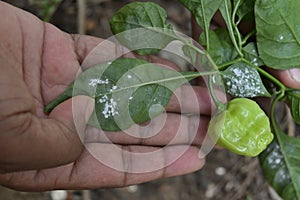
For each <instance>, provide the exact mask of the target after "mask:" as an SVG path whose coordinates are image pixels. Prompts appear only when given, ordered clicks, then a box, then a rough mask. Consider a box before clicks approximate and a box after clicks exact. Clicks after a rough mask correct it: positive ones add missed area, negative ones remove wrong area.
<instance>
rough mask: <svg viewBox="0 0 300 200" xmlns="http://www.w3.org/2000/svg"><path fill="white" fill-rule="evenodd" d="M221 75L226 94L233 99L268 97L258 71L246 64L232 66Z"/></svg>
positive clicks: (240, 63)
mask: <svg viewBox="0 0 300 200" xmlns="http://www.w3.org/2000/svg"><path fill="white" fill-rule="evenodd" d="M222 75H223V80H224V84H225V87H226V90H227V93H228V94H230V95H232V96H234V97H257V96H270V94H269V92H268V91H267V90H266V88H265V86H264V84H263V82H262V80H261V78H260V76H259V73H258V71H257V70H256V69H255V68H253V67H251V66H250V65H248V64H247V63H244V62H239V63H236V64H233V65H231V66H230V67H229V68H227V69H226V70H225V71H223V72H222Z"/></svg>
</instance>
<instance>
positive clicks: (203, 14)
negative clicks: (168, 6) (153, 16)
mask: <svg viewBox="0 0 300 200" xmlns="http://www.w3.org/2000/svg"><path fill="white" fill-rule="evenodd" d="M222 1H223V0H214V1H211V0H179V2H181V3H182V4H183V5H184V6H185V7H186V8H187V9H189V10H190V11H191V13H192V14H193V15H194V17H195V19H196V21H197V23H198V24H199V26H200V27H201V28H202V29H203V30H204V33H205V36H206V37H208V30H209V26H210V21H211V20H212V18H213V16H214V14H215V13H216V11H217V10H218V8H219V7H220V4H221V3H222ZM207 45H208V46H209V45H210V44H207ZM208 49H209V48H208Z"/></svg>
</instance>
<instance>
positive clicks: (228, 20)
mask: <svg viewBox="0 0 300 200" xmlns="http://www.w3.org/2000/svg"><path fill="white" fill-rule="evenodd" d="M224 4H225V11H226V18H227V20H226V21H227V22H228V31H229V35H230V38H231V41H232V43H233V46H234V48H235V49H236V51H237V52H238V54H239V55H240V57H242V58H243V57H244V55H243V53H242V51H241V45H240V44H238V43H237V41H236V38H235V34H234V29H235V28H234V25H233V23H232V18H230V13H229V11H228V10H229V9H228V5H227V1H224ZM236 28H237V27H236ZM237 35H238V37H239V38H240V34H239V32H238V34H237ZM239 40H240V39H239Z"/></svg>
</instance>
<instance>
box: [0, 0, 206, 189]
mask: <svg viewBox="0 0 300 200" xmlns="http://www.w3.org/2000/svg"><path fill="white" fill-rule="evenodd" d="M0 13H1V15H2V16H5V17H1V18H0V29H2V30H1V31H0V39H1V43H0V68H1V73H0V110H1V112H0V148H1V149H0V184H1V185H3V186H6V187H9V188H13V189H16V190H22V191H46V190H53V189H89V188H104V187H122V186H126V185H131V184H138V183H142V182H146V181H150V180H154V179H158V178H163V177H170V176H175V175H181V174H186V173H190V172H193V171H196V170H198V169H200V168H201V167H202V166H203V165H204V163H205V160H204V158H200V157H199V146H200V143H201V140H202V139H203V136H204V135H205V133H206V130H207V124H208V118H206V117H205V116H202V115H201V120H199V118H200V117H199V116H200V115H199V113H197V115H196V116H184V115H181V114H180V106H179V103H178V101H177V99H178V97H179V98H182V100H183V101H182V102H183V105H181V106H182V107H183V108H184V109H185V111H186V112H194V111H195V105H196V104H197V106H198V105H199V106H200V110H201V114H204V115H209V114H210V113H209V110H210V103H209V102H210V97H209V94H208V92H207V91H206V90H205V89H202V88H200V87H197V86H195V87H194V88H183V89H179V90H177V91H176V93H177V99H176V98H175V97H172V99H171V101H170V104H169V105H168V107H167V111H168V112H166V115H167V119H166V122H165V124H164V127H163V128H162V129H161V130H160V132H159V133H158V134H157V135H155V136H153V137H151V138H146V139H139V138H137V137H133V136H130V135H126V134H120V133H105V132H101V131H99V130H96V129H94V128H91V127H89V128H87V127H86V121H87V118H88V117H89V115H90V114H91V112H92V111H91V110H92V107H93V104H92V103H93V102H91V100H90V99H89V98H87V97H83V96H78V97H74V98H73V99H72V100H68V101H65V102H64V103H62V104H60V105H59V106H57V107H56V108H55V109H54V110H53V111H52V112H51V113H50V114H49V115H47V114H45V113H44V111H43V108H44V106H45V105H47V104H48V103H49V102H50V101H52V100H53V99H55V98H56V97H57V96H58V95H59V94H60V93H62V92H63V91H64V90H65V89H66V87H67V86H68V85H69V84H70V83H71V82H72V81H73V80H74V79H75V77H76V75H77V73H78V71H80V66H81V62H82V61H83V60H84V59H85V57H86V56H87V55H88V54H89V53H90V51H91V50H92V49H93V48H94V47H95V46H96V45H97V44H99V42H101V41H102V39H99V38H94V37H89V36H79V35H70V34H67V33H64V32H62V31H60V30H59V29H58V28H56V27H55V26H53V25H51V24H48V23H44V22H42V21H40V20H39V19H38V18H37V17H35V16H33V15H32V14H29V13H27V12H25V11H23V10H21V9H18V8H15V7H13V6H11V5H9V4H7V3H4V2H0ZM147 59H148V60H150V61H151V62H158V63H160V64H166V65H169V66H170V67H173V68H176V67H175V66H174V65H173V66H172V64H171V63H170V62H168V61H166V60H162V59H158V58H156V57H153V56H149V57H147ZM191 92H195V93H196V96H197V101H193V102H191V100H190V93H191ZM72 104H73V107H76V113H74V110H73V109H72ZM74 116H78V118H77V119H74ZM194 119H197V120H194ZM74 121H76V122H77V123H75V122H74ZM177 124H181V125H182V127H179V126H177ZM155 125H156V124H155V122H154V123H152V124H151V125H150V126H149V128H153V127H151V126H155ZM200 127H201V128H200ZM179 129H180V130H179ZM77 130H82V131H83V132H85V134H86V135H80V134H78V133H77ZM190 132H195V135H194V136H193V137H191V136H189V133H190ZM175 134H177V135H179V136H180V137H177V138H178V139H177V140H176V141H172V142H173V143H172V145H171V146H168V145H167V144H169V142H170V140H171V139H172V138H173V137H174V135H175ZM102 136H106V137H107V138H109V139H110V143H109V142H107V141H103V140H102ZM93 137H94V138H93ZM83 139H84V140H86V141H87V142H88V143H89V144H88V145H83V142H82V140H83ZM115 147H118V148H117V149H116V148H115ZM158 150H160V152H161V153H160V154H159V156H156V157H151V159H152V160H151V163H153V164H154V165H155V164H157V165H161V167H160V168H158V169H157V170H155V171H148V172H143V173H134V171H133V170H127V169H136V168H138V169H143V168H147V166H145V165H146V164H147V163H148V162H149V161H147V162H144V160H143V158H142V159H137V158H135V157H130V155H129V156H128V153H126V152H129V153H130V152H132V153H144V152H153V151H158ZM91 152H98V153H99V154H101V153H102V154H105V156H106V158H108V159H110V160H112V161H116V162H119V165H118V166H119V167H120V168H121V169H122V170H117V169H114V168H111V167H109V166H107V165H105V163H102V162H100V161H99V159H97V158H96V156H95V155H92V153H91ZM180 153H181V154H180ZM178 155H181V156H179V157H178V158H177V156H178ZM173 158H176V159H174V162H170V164H169V165H167V166H165V165H163V164H164V163H167V161H169V160H172V159H173ZM148 165H149V164H148Z"/></svg>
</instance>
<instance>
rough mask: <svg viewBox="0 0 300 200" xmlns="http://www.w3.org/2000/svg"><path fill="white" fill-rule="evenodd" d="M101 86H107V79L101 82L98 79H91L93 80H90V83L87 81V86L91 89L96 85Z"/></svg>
mask: <svg viewBox="0 0 300 200" xmlns="http://www.w3.org/2000/svg"><path fill="white" fill-rule="evenodd" d="M101 84H106V85H107V84H108V79H105V80H102V79H99V78H93V79H90V81H89V86H91V87H96V86H97V85H101Z"/></svg>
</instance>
